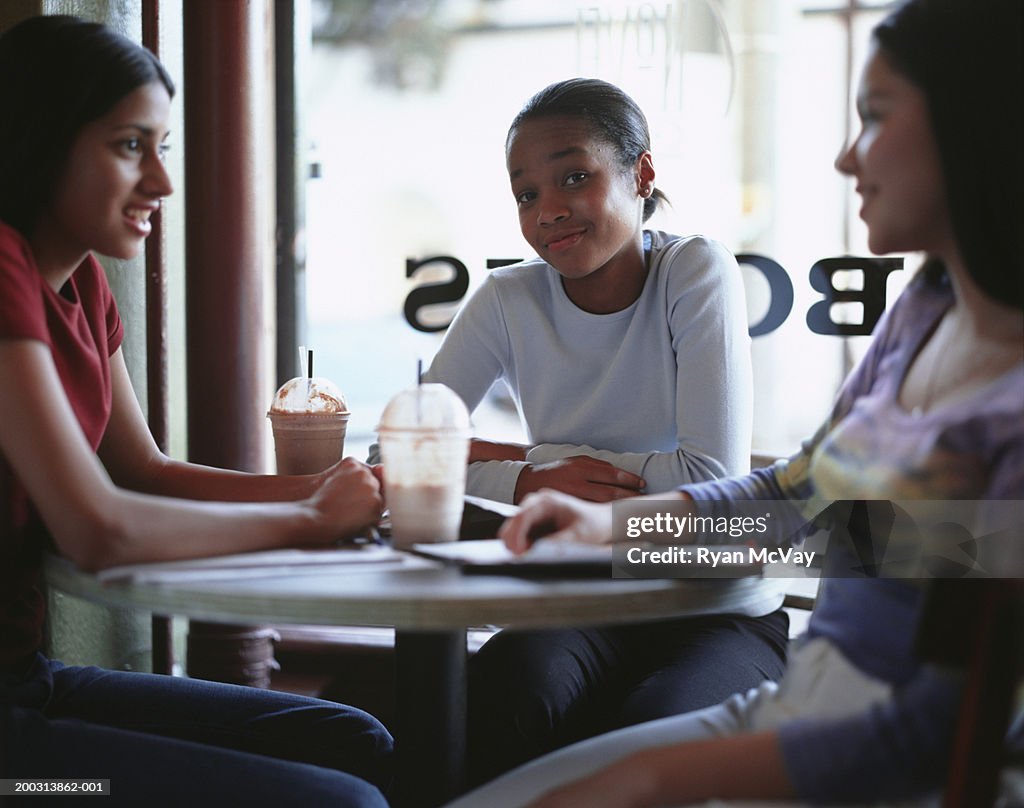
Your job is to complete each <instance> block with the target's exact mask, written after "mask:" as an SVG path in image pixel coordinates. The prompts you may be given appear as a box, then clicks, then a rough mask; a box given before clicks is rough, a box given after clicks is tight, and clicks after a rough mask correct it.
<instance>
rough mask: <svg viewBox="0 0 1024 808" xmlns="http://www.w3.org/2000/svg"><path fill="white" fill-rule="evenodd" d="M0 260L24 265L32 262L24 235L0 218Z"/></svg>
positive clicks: (30, 252)
mask: <svg viewBox="0 0 1024 808" xmlns="http://www.w3.org/2000/svg"><path fill="white" fill-rule="evenodd" d="M0 260H2V261H3V262H4V263H5V264H6V263H12V262H17V263H19V264H24V265H25V266H31V264H32V251H31V249H30V248H29V246H28V242H27V241H26V240H25V237H24V236H23V235H21V233H19V232H18V231H17V230H15V229H14V228H13V227H11V226H10V225H9V224H7V222H5V221H4V220H3V219H0Z"/></svg>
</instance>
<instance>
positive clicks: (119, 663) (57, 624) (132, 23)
mask: <svg viewBox="0 0 1024 808" xmlns="http://www.w3.org/2000/svg"><path fill="white" fill-rule="evenodd" d="M180 5H181V0H161V4H160V6H161V13H163V14H164V15H166V16H167V17H168V18H170V19H176V20H180V18H181V16H180ZM53 14H72V15H75V16H79V17H82V18H84V19H89V20H94V21H96V22H102V23H104V24H106V25H109V26H110V27H111V28H113V29H115V30H117V31H119V32H120V33H122V34H124V35H125V36H128V37H130V38H132V39H134V40H136V41H141V39H142V11H141V3H140V2H139V0H3V2H2V3H0V30H3V29H5V28H8V27H10V26H11V25H13V24H14V23H16V22H17V21H19V20H21V19H24V18H26V17H30V16H37V15H53ZM161 40H162V41H161V51H162V54H161V55H162V58H163V61H164V63H165V64H166V65H167V67H168V69H169V70H170V72H171V74H172V76H174V77H175V79H176V85H177V94H176V103H175V104H174V105H172V115H173V116H175V117H174V119H172V126H171V128H172V132H180V131H181V129H182V127H181V109H182V104H181V93H182V90H183V88H182V82H181V80H180V78H179V77H180V76H181V75H182V71H181V62H180V54H181V42H180V26H174V25H166V26H162V27H161ZM172 138H173V135H172ZM180 151H181V150H179V151H178V152H175V151H174V150H172V151H171V153H170V157H169V161H168V164H169V170H170V172H171V178H172V182H173V183H174V184H175V186H176V187H177V188H179V189H180V188H181V187H182V184H183V183H182V175H183V163H182V156H181V153H180ZM163 227H164V233H165V240H166V247H165V254H166V262H167V267H168V295H169V302H168V308H169V309H171V310H172V311H179V312H180V311H182V310H183V299H184V284H183V271H182V266H183V245H184V215H183V212H182V210H181V208H180V207H176V206H173V205H170V206H166V207H165V209H164V211H163ZM100 260H101V262H102V263H103V265H104V268H105V269H106V272H107V276H108V278H109V279H110V285H111V288H112V290H113V292H114V296H115V298H116V299H117V304H118V309H119V311H120V313H121V317H122V319H123V320H124V323H125V338H124V344H123V350H124V356H125V361H126V363H127V365H128V372H129V374H130V376H131V378H132V383H133V385H134V388H135V391H136V395H137V396H138V397H139V400H140V403H141V404H142V408H143V412H146V410H147V400H146V395H147V384H146V373H147V363H146V289H145V276H146V271H145V259H144V256H143V255H142V254H140V255H139V257H137V258H135V259H132V260H130V261H120V260H115V259H108V258H104V257H100ZM183 328H184V323H183V320H182V319H181V318H172V319H171V321H170V323H169V330H170V334H169V338H170V340H171V341H172V342H174V341H177V342H182V341H183V336H182V334H183ZM183 353H184V352H183V351H182V350H171V351H169V352H168V354H169V363H170V368H169V375H170V376H171V385H170V387H171V389H172V391H176V393H175V395H176V397H177V398H178V399H179V404H178V405H177V406H175V405H174V404H172V406H171V408H170V409H171V412H172V413H178V414H179V416H178V417H179V419H183V418H184V412H183V411H184V407H183V406H181V403H180V402H181V401H183V400H184V395H183V391H184V362H183V358H182V357H183ZM174 431H175V432H176V433H177V434H183V427H178V428H177V429H176V430H174ZM179 451H180V450H179ZM172 453H173V452H172ZM179 456H180V454H179ZM181 631H182V629H181V628H178V633H180V632H181ZM182 642H183V640H181V639H177V640H176V642H175V644H176V646H177V645H179V644H181V643H182ZM150 651H151V640H150V615H149V613H142V612H135V611H129V610H113V609H107V608H104V607H100V606H96V605H94V604H91V603H88V602H86V601H84V600H81V599H78V598H74V597H69V596H66V595H62V594H60V593H54V592H51V593H50V595H49V617H48V639H47V653H49V654H51V655H52V656H54V657H55V658H58V659H61V660H63V661H64V662H66V663H68V664H92V665H100V666H103V667H107V668H114V669H120V670H149V669H150V668H151V657H150Z"/></svg>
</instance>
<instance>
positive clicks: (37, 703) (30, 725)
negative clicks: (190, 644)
mask: <svg viewBox="0 0 1024 808" xmlns="http://www.w3.org/2000/svg"><path fill="white" fill-rule="evenodd" d="M391 752H392V739H391V736H390V734H389V733H388V731H387V730H386V729H385V728H384V727H383V726H382V725H381V724H380V723H379V722H378V721H377V720H376V719H374V718H373V717H372V716H370V715H368V714H366V713H364V712H361V711H360V710H356V709H354V708H352V707H346V706H344V705H339V704H334V703H332V702H326V701H320V700H318V699H311V698H306V697H304V696H294V695H290V694H286V693H277V692H273V691H266V690H258V689H255V688H249V687H240V686H236V685H225V684H218V683H214V682H205V681H201V680H198V679H182V678H175V677H169V676H159V675H154V674H147V673H122V672H116V671H108V670H104V669H102V668H94V667H66V666H64V665H63V664H61V663H60V662H56V661H52V660H48V659H46V658H45V657H43V656H41V655H40V656H37V657H36V659H35V660H34V662H33V663H32V664H31V666H30V669H29V670H28V671H27V672H22V673H20V674H15V673H11V672H7V673H4V672H3V671H2V670H0V777H6V778H19V779H20V778H31V779H43V778H70V779H86V778H95V779H101V778H102V779H109V780H110V790H111V795H110V798H108V799H107V800H104V804H105V805H106V804H111V805H114V804H125V805H128V804H132V805H140V804H146V805H158V804H159V805H216V804H225V805H230V804H240V805H326V804H330V805H332V806H381V807H383V806H386V805H387V802H386V801H385V799H384V797H383V796H382V794H381V790H386V789H387V788H388V787H389V785H390V781H391V762H392V759H391ZM110 799H113V800H114V802H112V803H111V802H109V800H110Z"/></svg>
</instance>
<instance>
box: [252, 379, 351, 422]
mask: <svg viewBox="0 0 1024 808" xmlns="http://www.w3.org/2000/svg"><path fill="white" fill-rule="evenodd" d="M270 411H271V412H282V413H289V412H301V413H309V412H312V413H321V414H325V415H326V414H330V413H335V412H348V404H347V403H346V402H345V396H343V395H342V393H341V390H339V389H338V386H337V385H336V384H335V383H334V382H332V381H331V380H330V379H325V378H323V377H320V376H316V377H314V378H312V379H309V378H306V377H305V376H296V377H295V378H294V379H289V380H288V381H286V382H285V383H284V384H282V385H281V387H280V389H279V390H278V391H277V393H276V394H275V395H274V402H273V404H271V405H270Z"/></svg>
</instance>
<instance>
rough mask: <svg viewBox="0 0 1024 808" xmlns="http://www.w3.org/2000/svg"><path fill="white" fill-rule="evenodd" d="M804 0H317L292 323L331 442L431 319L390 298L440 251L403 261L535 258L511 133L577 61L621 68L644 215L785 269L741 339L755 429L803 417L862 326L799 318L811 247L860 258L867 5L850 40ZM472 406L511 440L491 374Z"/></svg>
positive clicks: (368, 418)
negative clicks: (775, 295)
mask: <svg viewBox="0 0 1024 808" xmlns="http://www.w3.org/2000/svg"><path fill="white" fill-rule="evenodd" d="M805 5H806V4H805V3H802V2H795V0H744V1H743V2H741V1H740V0H734V2H721V0H686V1H685V2H678V1H677V2H652V3H635V2H580V3H575V4H574V3H571V2H564V3H550V2H548V0H461V1H457V0H449V1H448V2H444V0H435V2H419V3H417V2H407V3H371V2H355V0H335V1H334V2H328V1H327V0H323V2H316V3H314V48H313V58H312V60H311V61H312V64H311V70H310V74H311V79H310V87H309V99H308V103H309V112H310V119H309V131H310V134H311V137H312V139H313V141H314V147H315V152H316V161H317V162H318V163H319V164H320V166H321V167H322V170H321V176H320V178H319V179H316V180H315V181H313V182H311V183H310V185H309V191H308V193H309V198H308V208H307V217H308V219H307V250H308V251H307V283H308V289H307V299H308V323H309V339H308V341H309V343H310V345H312V346H313V347H314V348H315V349H316V355H317V363H318V368H319V370H318V373H322V374H323V375H326V376H329V377H330V378H332V379H333V380H334V381H336V382H337V383H338V384H339V386H340V387H341V388H342V389H343V390H344V392H345V393H346V395H347V397H348V401H349V404H350V408H351V409H352V411H353V416H352V420H351V422H350V427H349V436H348V439H347V443H346V449H347V452H349V453H351V454H355V455H356V456H359V457H362V456H365V449H366V446H367V445H368V444H369V443H370V442H371V441H372V440H373V439H374V426H375V425H376V422H377V418H378V417H379V415H380V412H381V410H382V409H383V407H384V405H385V403H386V402H387V400H388V398H389V397H390V396H391V395H392V394H393V393H395V392H396V391H398V390H399V389H401V388H403V387H406V386H409V385H411V384H413V383H415V376H416V364H417V359H422V360H423V362H424V364H425V365H426V364H427V363H429V361H430V359H431V357H432V356H433V354H434V353H435V351H436V350H437V348H438V346H439V344H440V340H441V338H442V334H443V332H441V331H434V332H430V333H427V332H424V331H420V330H417V329H416V328H414V327H413V326H412V325H410V323H409V321H408V319H407V317H406V314H405V309H406V306H407V303H408V300H409V296H410V293H412V292H413V291H414V290H416V289H418V288H422V287H423V286H424V285H426V284H429V283H445V282H448V281H450V280H451V279H452V278H453V277H454V275H455V270H454V269H453V264H452V262H448V263H446V262H444V261H438V262H433V263H429V264H425V265H424V266H422V267H420V268H419V269H418V270H417V271H416V272H415V273H414V274H413V276H412V277H411V278H409V277H407V266H409V265H410V262H412V264H413V265H414V264H416V263H418V262H422V261H424V259H427V258H430V257H448V258H451V259H454V261H455V263H457V264H461V265H462V266H464V267H465V268H466V270H467V272H468V277H469V293H472V290H473V289H474V288H475V287H476V286H477V285H479V283H480V282H481V280H482V279H483V278H484V277H485V276H486V274H487V272H488V262H489V261H490V262H493V261H508V260H510V259H523V258H529V257H532V253H531V252H530V250H529V247H528V245H527V244H526V242H525V241H524V240H523V238H522V236H521V235H520V233H519V228H518V220H517V216H516V209H515V205H514V202H513V199H512V194H511V192H510V190H509V186H508V177H507V174H506V172H505V165H504V142H505V135H506V131H507V128H508V125H509V123H510V121H511V119H512V118H513V117H514V115H515V114H516V113H517V112H518V111H519V109H520V108H521V106H522V105H523V103H524V102H525V101H526V100H527V99H528V98H529V97H530V96H531V95H532V94H533V93H535V92H536V91H538V90H540V89H542V88H543V87H545V86H546V85H548V84H550V83H551V82H554V81H558V80H560V79H564V78H568V77H571V76H577V75H586V76H595V77H598V78H603V79H606V80H608V81H612V82H614V83H616V84H618V85H619V86H621V87H622V88H623V89H624V90H626V92H628V93H629V94H630V95H632V96H633V97H634V98H635V99H636V100H637V101H638V102H639V104H640V105H641V107H642V108H643V109H644V111H645V113H646V114H647V117H648V120H649V122H650V125H651V132H652V151H653V155H654V164H655V168H656V170H657V186H658V187H659V188H661V189H662V190H663V191H664V192H665V193H666V194H667V195H668V197H669V199H670V200H671V206H670V207H669V208H667V209H665V210H664V211H663V212H659V213H658V214H656V216H655V218H653V219H652V220H651V221H650V222H649V224H648V226H649V227H652V228H658V229H663V230H667V231H670V232H674V233H677V234H680V235H685V234H690V233H703V234H706V235H708V236H711V237H713V238H716V239H718V240H719V241H722V242H723V243H724V244H725V245H726V246H727V247H728V248H729V249H731V250H732V251H733V252H735V253H737V254H743V253H746V254H756V255H759V256H763V257H764V258H767V259H770V260H771V261H773V262H775V263H777V264H778V265H780V266H781V267H782V268H783V269H785V271H786V273H787V274H788V277H789V279H790V282H791V284H792V287H793V297H794V304H793V308H792V311H791V312H790V313H789V316H788V317H787V318H786V320H785V321H784V322H783V323H781V325H779V326H778V327H777V328H776V329H774V330H773V331H772V332H771V333H769V334H767V335H765V336H759V337H756V338H755V339H754V341H753V349H752V350H753V354H754V364H755V385H756V387H755V412H756V415H755V437H754V443H755V447H756V448H758V449H766V450H779V451H790V450H792V449H794V448H796V446H797V442H798V441H799V440H800V439H801V438H803V437H806V436H807V435H809V434H810V433H811V432H813V430H814V428H815V427H816V425H817V423H818V422H819V421H820V420H821V419H822V418H823V417H824V416H825V415H826V414H827V412H828V409H829V406H830V403H831V401H832V399H833V397H834V395H835V392H836V390H837V387H838V385H839V383H840V381H841V379H842V377H843V375H844V374H845V372H846V371H847V370H848V369H849V367H850V365H851V363H852V362H854V361H855V360H856V357H857V356H859V354H860V353H861V352H862V351H863V344H864V342H865V341H866V340H865V339H864V338H860V337H856V338H852V339H846V338H840V337H836V336H824V335H820V334H815V333H812V332H811V330H809V328H808V325H807V322H806V316H807V311H808V309H809V308H810V307H811V306H812V305H813V304H815V303H816V302H818V301H819V300H820V299H821V295H820V293H818V292H816V291H814V290H813V289H812V288H811V286H810V283H809V281H808V272H809V270H810V268H811V266H812V265H814V264H815V262H817V261H819V260H820V259H824V258H830V257H835V256H842V255H848V254H851V253H852V254H855V255H860V256H866V255H869V253H868V252H867V249H866V245H865V240H864V235H863V227H862V224H861V222H860V221H859V220H858V219H857V217H856V211H857V205H856V203H855V201H854V197H853V190H852V187H851V184H850V183H849V182H848V181H846V180H844V179H843V178H842V177H840V176H839V175H838V174H837V173H836V172H835V171H834V169H833V168H832V163H833V160H834V159H835V157H836V155H837V153H838V152H839V149H840V147H841V146H842V144H843V142H844V141H845V139H846V137H847V126H848V125H849V124H850V123H851V120H850V118H849V113H848V108H849V107H848V105H849V95H848V92H847V88H848V85H849V83H850V82H851V81H855V80H856V70H859V65H860V64H861V62H862V60H863V56H864V53H863V44H864V43H865V42H866V40H867V32H868V31H869V30H870V26H871V25H872V24H873V23H874V22H875V21H876V20H877V19H878V18H879V17H880V16H881V14H882V12H880V11H871V10H869V11H860V12H857V13H856V14H855V15H853V17H854V21H853V31H852V40H851V37H850V36H849V35H848V34H849V33H850V32H849V31H848V23H847V19H848V18H847V16H845V15H844V14H842V13H839V12H838V11H833V10H827V9H821V8H817V9H809V8H805ZM860 5H862V6H864V7H867V6H869V5H878V4H877V3H874V4H868V3H861V4H860ZM842 8H846V5H845V4H842ZM850 41H852V42H853V44H854V52H853V54H848V48H849V45H848V43H849V42H850ZM848 56H852V60H853V61H852V64H853V65H854V66H855V70H854V75H853V76H852V77H851V75H850V67H849V65H850V62H849V61H848ZM742 272H743V274H744V280H745V284H746V289H747V295H748V308H749V317H750V320H751V323H757V322H759V321H760V320H761V319H762V318H763V317H764V315H765V313H766V312H767V311H768V307H769V302H770V294H769V288H770V287H769V285H768V283H767V282H766V280H765V278H764V276H763V275H762V274H761V272H760V271H758V270H757V269H756V268H754V267H752V266H747V265H744V267H743V269H742ZM855 274H856V273H854V275H855ZM901 274H903V275H905V274H906V273H896V275H901ZM843 282H844V283H848V284H849V285H851V286H852V287H855V286H856V283H857V282H858V279H857V278H856V277H851V278H849V279H846V280H844V281H843ZM898 283H902V279H896V278H895V277H894V278H893V280H892V282H891V284H890V286H891V287H893V288H895V286H896V285H897V284H898ZM837 285H839V282H837ZM463 299H464V298H463ZM457 308H458V301H456V302H452V303H447V304H440V305H433V306H428V307H425V308H422V309H420V310H419V311H418V312H417V315H416V319H417V320H418V321H419V322H420V323H421V325H423V326H425V327H428V328H432V327H442V326H443V325H444V324H445V323H447V322H448V321H449V320H450V319H451V317H452V316H453V315H454V312H455V311H456V310H457ZM853 308H854V309H856V306H854V307H853ZM835 316H836V319H840V315H839V314H838V313H837V314H836V315H835ZM852 319H853V320H854V321H858V320H859V316H858V315H857V313H856V311H855V312H854V313H853V316H852ZM474 423H475V427H476V430H477V432H478V433H479V434H481V435H484V436H487V437H492V438H496V439H504V440H522V439H523V435H522V431H521V428H520V425H519V423H518V419H517V418H516V417H515V415H514V410H512V408H511V405H510V403H509V401H508V398H507V395H504V394H503V391H502V390H500V389H495V390H494V391H492V395H491V396H489V397H488V400H487V402H486V403H485V405H483V406H481V408H480V409H478V411H477V412H476V414H475V415H474Z"/></svg>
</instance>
